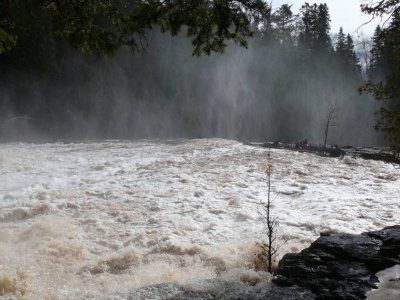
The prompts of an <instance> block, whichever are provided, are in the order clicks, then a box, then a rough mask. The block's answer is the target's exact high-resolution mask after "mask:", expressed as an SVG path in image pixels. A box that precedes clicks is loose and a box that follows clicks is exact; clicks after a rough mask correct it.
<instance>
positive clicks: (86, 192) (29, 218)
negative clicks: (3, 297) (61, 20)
mask: <svg viewBox="0 0 400 300" xmlns="http://www.w3.org/2000/svg"><path fill="white" fill-rule="evenodd" d="M265 154H266V149H261V148H255V147H251V146H245V145H242V144H240V143H237V142H234V141H227V140H220V139H208V140H180V141H174V142H151V141H140V142H121V141H105V142H93V143H89V142H88V143H71V144H63V143H54V144H2V145H0V167H1V169H0V257H1V260H0V285H1V282H2V281H1V280H2V278H8V279H9V280H11V282H15V283H16V284H18V285H19V289H20V291H17V290H15V295H16V294H18V293H19V295H20V296H21V295H22V292H24V293H25V296H21V297H26V298H27V299H46V298H47V299H77V298H90V297H92V298H101V297H102V296H104V295H113V294H115V293H117V292H118V293H121V292H122V293H123V292H124V291H128V290H130V289H132V288H140V287H147V286H150V285H154V284H162V283H165V282H175V283H177V284H180V285H184V286H188V287H191V288H192V289H201V288H203V289H204V288H208V289H210V288H212V287H210V284H205V283H206V282H209V281H208V280H209V279H218V280H225V281H227V282H232V284H234V283H243V282H244V283H246V284H250V285H257V284H258V283H259V282H264V283H265V282H266V281H268V280H269V279H268V278H269V277H268V276H266V275H265V273H263V272H258V273H257V272H255V271H253V270H252V269H253V267H254V253H255V252H254V245H255V243H256V242H257V241H260V240H261V239H262V233H263V224H262V222H261V220H260V215H259V214H258V208H259V203H260V201H263V200H265V198H266V188H267V186H266V180H265V164H266V155H265ZM271 155H272V160H273V167H274V171H273V176H272V186H273V198H274V208H273V211H274V214H275V215H276V216H277V218H278V219H279V221H280V232H281V236H282V238H283V239H284V240H286V241H287V243H286V244H285V246H284V247H283V248H282V251H281V252H282V254H283V253H284V252H285V251H299V250H301V249H302V248H304V247H306V246H308V245H309V244H310V243H311V242H312V241H313V240H315V239H316V238H317V237H318V235H319V233H320V232H321V231H325V230H331V231H344V232H348V233H360V232H363V231H367V230H376V229H380V228H382V227H384V226H388V225H393V224H395V223H396V220H399V219H400V205H399V201H398V199H399V194H400V193H399V188H400V170H399V168H396V167H395V166H393V165H391V164H386V163H383V162H378V161H366V160H361V159H353V158H344V159H343V160H338V159H330V158H321V157H318V156H315V155H312V154H305V153H297V152H289V151H285V150H271ZM21 274H23V275H21ZM13 280H14V281H13ZM216 282H217V281H216ZM205 286H206V287H205ZM165 288H166V286H160V295H159V297H160V298H162V293H164V292H165ZM169 288H171V286H169V287H168V288H167V290H169ZM163 289H164V290H163ZM151 293H152V295H154V294H157V289H156V290H154V289H152V290H151ZM12 297H14V296H12ZM15 297H18V295H16V296H15Z"/></svg>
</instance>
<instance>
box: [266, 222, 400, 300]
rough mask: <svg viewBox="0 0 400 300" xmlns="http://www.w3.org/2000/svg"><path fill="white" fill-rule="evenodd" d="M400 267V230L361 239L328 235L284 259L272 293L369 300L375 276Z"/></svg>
mask: <svg viewBox="0 0 400 300" xmlns="http://www.w3.org/2000/svg"><path fill="white" fill-rule="evenodd" d="M397 264H400V226H392V227H387V228H385V229H383V230H380V231H374V232H367V233H363V234H360V235H352V234H330V233H326V234H322V235H321V237H320V238H318V239H317V240H316V241H315V242H314V243H312V244H311V246H310V247H309V248H307V249H305V250H303V251H302V252H300V253H298V254H286V255H285V256H284V257H283V258H282V260H281V261H280V263H279V266H278V270H277V276H276V278H275V279H274V280H273V285H272V290H271V293H272V295H273V294H274V293H275V292H274V289H275V290H276V291H278V290H282V288H285V287H287V288H297V289H302V290H303V291H304V292H305V294H307V297H306V298H304V297H303V296H301V295H298V298H297V299H335V300H336V299H365V298H366V293H367V292H368V291H370V290H371V289H374V288H376V283H377V282H378V278H377V277H376V276H375V274H376V273H377V272H378V271H381V270H384V269H387V268H390V267H392V266H394V265H397ZM272 295H271V296H272ZM293 299H296V298H293Z"/></svg>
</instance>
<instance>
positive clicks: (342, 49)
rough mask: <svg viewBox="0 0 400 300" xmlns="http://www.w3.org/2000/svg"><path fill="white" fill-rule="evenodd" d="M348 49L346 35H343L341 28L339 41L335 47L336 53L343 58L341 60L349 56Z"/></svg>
mask: <svg viewBox="0 0 400 300" xmlns="http://www.w3.org/2000/svg"><path fill="white" fill-rule="evenodd" d="M346 48H347V45H346V35H345V34H344V33H343V28H342V27H340V29H339V33H338V36H337V40H336V45H335V51H336V53H337V54H338V56H339V57H341V58H344V57H346V55H347V53H346V50H347V49H346Z"/></svg>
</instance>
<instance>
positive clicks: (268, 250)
mask: <svg viewBox="0 0 400 300" xmlns="http://www.w3.org/2000/svg"><path fill="white" fill-rule="evenodd" d="M272 172H273V165H272V159H271V149H269V151H268V155H267V165H266V174H267V178H266V179H267V200H266V201H265V202H261V203H260V210H259V213H260V215H261V217H262V221H263V224H264V226H265V228H264V230H265V234H266V238H267V240H266V241H263V242H262V243H259V244H258V246H259V247H260V250H261V251H260V253H259V254H258V258H259V259H260V260H261V261H263V262H264V264H263V265H265V267H266V270H267V271H268V272H269V273H272V270H273V265H274V263H275V262H276V258H277V254H278V250H279V248H280V245H278V243H277V242H278V240H277V239H278V236H277V231H278V225H279V222H278V220H277V218H276V216H273V215H272V199H271V176H272Z"/></svg>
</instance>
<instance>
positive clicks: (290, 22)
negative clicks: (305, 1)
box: [272, 4, 295, 46]
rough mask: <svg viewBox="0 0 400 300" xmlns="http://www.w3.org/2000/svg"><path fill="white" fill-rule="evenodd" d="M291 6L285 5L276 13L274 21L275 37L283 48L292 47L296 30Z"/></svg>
mask: <svg viewBox="0 0 400 300" xmlns="http://www.w3.org/2000/svg"><path fill="white" fill-rule="evenodd" d="M291 7H292V6H291V5H288V4H283V5H282V6H281V7H280V8H279V9H278V10H277V11H275V12H274V14H273V17H272V20H273V22H274V25H275V35H276V38H277V39H278V41H279V42H280V44H281V45H283V46H291V45H292V44H293V31H294V29H295V26H294V21H295V17H294V15H293V12H292V9H291Z"/></svg>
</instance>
